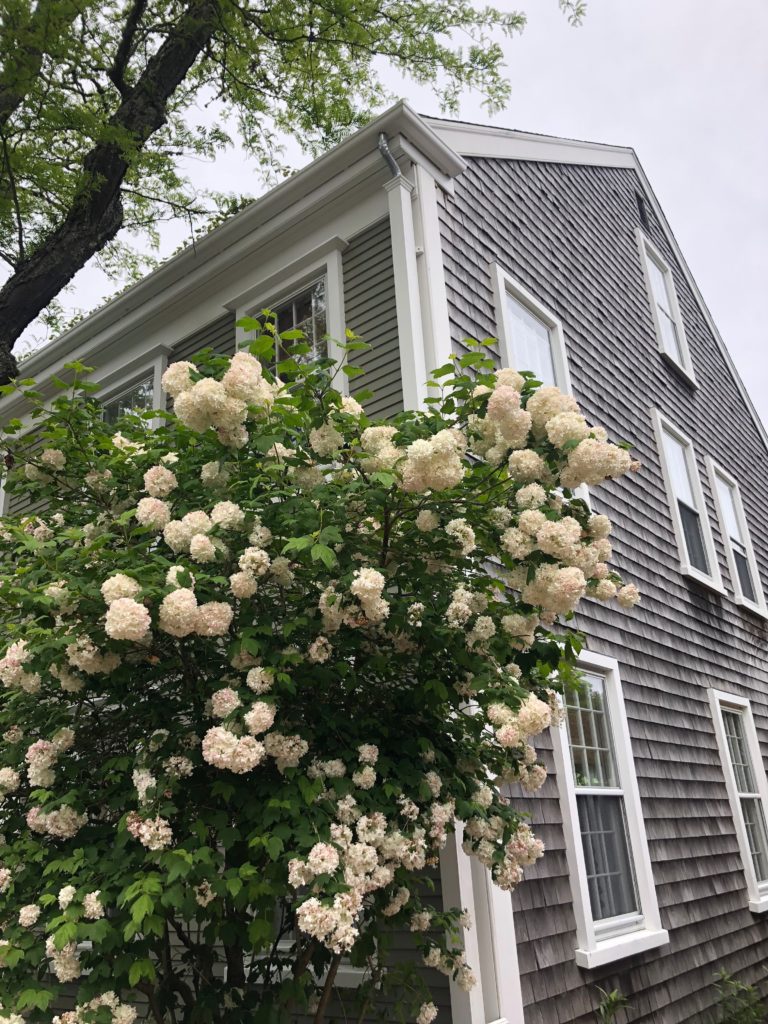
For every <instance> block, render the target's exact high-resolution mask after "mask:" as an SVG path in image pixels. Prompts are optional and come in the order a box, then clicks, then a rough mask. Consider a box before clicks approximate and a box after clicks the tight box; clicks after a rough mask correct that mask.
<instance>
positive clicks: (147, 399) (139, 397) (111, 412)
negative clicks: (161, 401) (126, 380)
mask: <svg viewBox="0 0 768 1024" xmlns="http://www.w3.org/2000/svg"><path fill="white" fill-rule="evenodd" d="M153 404H154V375H152V374H150V375H149V376H148V377H145V378H144V379H143V380H139V381H136V382H135V383H134V384H131V386H130V387H129V388H126V389H125V390H124V391H121V392H119V394H117V395H114V396H112V397H111V398H108V399H107V400H106V401H105V402H103V403H102V408H103V415H104V421H105V422H106V423H117V421H118V420H119V419H120V417H121V416H125V414H126V413H129V412H146V411H147V410H149V409H151V408H152V406H153Z"/></svg>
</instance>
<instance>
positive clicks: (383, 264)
mask: <svg viewBox="0 0 768 1024" xmlns="http://www.w3.org/2000/svg"><path fill="white" fill-rule="evenodd" d="M342 270H343V275H344V319H345V323H346V326H347V328H348V329H349V330H352V331H354V332H355V334H359V335H360V337H361V338H362V340H363V341H365V342H367V343H368V344H369V345H370V346H371V349H370V350H369V351H368V352H357V353H355V354H354V357H353V358H351V359H350V362H351V363H353V364H354V365H355V366H359V367H360V368H361V369H362V370H364V371H365V372H364V373H363V374H361V375H360V376H359V377H356V378H355V379H354V380H353V381H352V382H351V384H350V390H351V392H352V394H353V395H354V394H355V393H357V392H359V391H362V390H365V389H370V390H371V391H373V392H374V397H373V398H370V399H369V400H368V401H367V402H366V403H365V410H366V412H367V413H368V415H369V416H371V417H380V416H381V417H389V416H394V415H395V413H397V412H400V410H401V409H402V408H403V385H402V380H401V376H400V348H399V342H398V333H397V312H396V309H395V270H394V265H393V262H392V237H391V234H390V230H389V221H388V220H381V221H379V222H378V223H376V224H373V225H372V226H371V227H369V228H366V230H365V231H362V232H361V233H360V234H359V235H356V236H355V237H354V238H352V239H350V243H349V245H348V246H347V248H346V249H345V250H344V255H343V259H342Z"/></svg>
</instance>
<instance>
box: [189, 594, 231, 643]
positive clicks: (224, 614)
mask: <svg viewBox="0 0 768 1024" xmlns="http://www.w3.org/2000/svg"><path fill="white" fill-rule="evenodd" d="M176 593H178V591H176ZM234 614H235V613H234V610H233V609H232V606H231V605H228V604H225V603H224V602H222V601H208V602H207V603H206V604H201V605H200V607H199V608H198V609H197V616H196V618H195V632H196V633H197V635H198V636H224V635H225V633H227V631H228V630H229V627H230V625H231V624H232V618H233V616H234Z"/></svg>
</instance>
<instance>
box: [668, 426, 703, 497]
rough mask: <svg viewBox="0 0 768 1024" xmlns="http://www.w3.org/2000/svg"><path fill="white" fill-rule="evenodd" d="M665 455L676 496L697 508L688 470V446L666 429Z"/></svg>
mask: <svg viewBox="0 0 768 1024" xmlns="http://www.w3.org/2000/svg"><path fill="white" fill-rule="evenodd" d="M664 455H665V457H666V460H667V470H668V472H669V476H670V479H671V481H672V489H673V490H674V493H675V497H676V498H678V499H679V500H680V501H684V502H685V503H686V504H687V505H689V506H690V507H691V508H696V507H697V506H696V500H695V498H694V496H693V487H692V486H691V476H690V472H689V470H688V458H687V452H686V446H685V445H684V444H682V443H681V442H680V441H678V439H677V438H676V437H673V435H672V434H670V433H668V432H667V431H666V430H665V431H664Z"/></svg>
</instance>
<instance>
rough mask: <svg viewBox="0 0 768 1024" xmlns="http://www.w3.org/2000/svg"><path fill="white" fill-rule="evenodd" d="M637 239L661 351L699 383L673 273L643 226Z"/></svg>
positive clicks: (679, 368)
mask: <svg viewBox="0 0 768 1024" xmlns="http://www.w3.org/2000/svg"><path fill="white" fill-rule="evenodd" d="M637 241H638V245H639V247H640V257H641V261H642V264H643V273H644V275H645V284H646V288H647V289H648V297H649V299H650V303H651V314H652V317H653V325H654V328H655V330H656V339H657V341H658V345H659V351H660V352H661V353H662V355H664V356H666V358H667V359H668V360H670V362H672V363H673V365H674V366H675V367H677V369H678V370H681V371H682V372H683V374H684V375H685V376H686V377H687V378H688V379H689V380H690V381H691V383H695V379H694V375H693V365H692V363H691V355H690V352H689V351H688V342H687V340H686V337H685V328H684V327H683V318H682V315H681V313H680V306H679V305H678V302H677V293H676V291H675V283H674V281H673V280H672V272H671V270H670V268H669V265H668V264H667V263H666V261H665V260H664V257H663V256H662V255H661V253H660V252H659V250H658V249H657V248H656V246H655V245H653V243H652V242H651V241H650V240H649V239H648V238H646V236H645V235H644V234H643V233H642V231H640V230H639V229H638V231H637Z"/></svg>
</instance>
